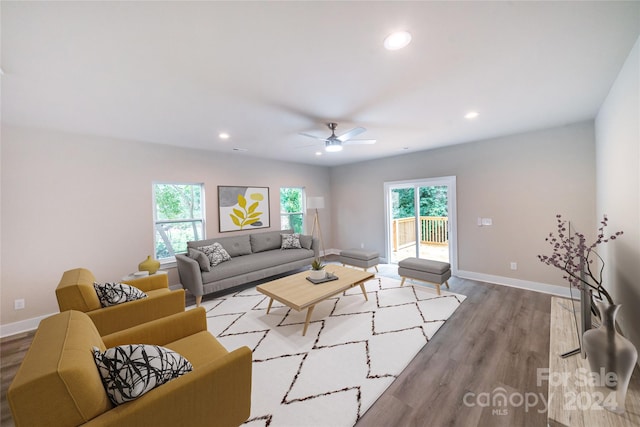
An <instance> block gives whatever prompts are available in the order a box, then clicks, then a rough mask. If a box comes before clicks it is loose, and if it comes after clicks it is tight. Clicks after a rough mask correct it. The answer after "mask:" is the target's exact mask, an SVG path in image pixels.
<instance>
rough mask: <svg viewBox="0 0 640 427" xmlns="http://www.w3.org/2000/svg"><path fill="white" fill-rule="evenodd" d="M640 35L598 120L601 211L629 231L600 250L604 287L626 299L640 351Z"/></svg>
mask: <svg viewBox="0 0 640 427" xmlns="http://www.w3.org/2000/svg"><path fill="white" fill-rule="evenodd" d="M639 80H640V38H639V39H638V41H636V44H635V46H634V48H633V50H632V51H631V53H630V54H629V57H628V58H627V61H626V63H625V65H624V67H623V68H622V70H621V71H620V74H619V75H618V78H617V80H616V82H615V84H614V85H613V87H612V88H611V91H610V92H609V95H608V96H607V99H606V101H605V102H604V104H603V105H602V107H601V109H600V112H599V113H598V116H597V118H596V122H595V123H596V136H597V144H596V147H597V150H596V152H597V167H596V170H597V172H596V176H597V211H598V216H600V217H601V216H602V215H603V214H607V215H608V217H609V221H610V223H609V227H608V229H609V231H611V232H615V231H619V230H622V231H624V235H623V236H622V237H621V238H620V239H619V240H616V241H615V242H613V243H607V244H606V245H604V246H603V247H602V250H601V251H600V252H601V253H602V255H603V258H604V259H605V262H606V268H605V280H604V286H605V287H606V288H607V289H608V290H610V291H611V293H612V294H613V298H614V301H616V302H618V303H622V308H621V309H620V314H619V317H618V319H619V321H620V326H621V329H622V331H623V333H624V334H625V335H627V336H628V337H629V338H630V339H631V340H632V341H633V343H634V344H635V346H636V348H637V349H638V350H640V330H639V329H638V325H640V310H639V309H638V308H639V307H640V82H639Z"/></svg>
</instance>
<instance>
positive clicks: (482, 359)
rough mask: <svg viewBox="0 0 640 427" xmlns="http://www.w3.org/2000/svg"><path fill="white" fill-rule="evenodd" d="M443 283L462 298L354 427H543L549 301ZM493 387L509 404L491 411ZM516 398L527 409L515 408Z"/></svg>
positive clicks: (7, 361)
mask: <svg viewBox="0 0 640 427" xmlns="http://www.w3.org/2000/svg"><path fill="white" fill-rule="evenodd" d="M331 259H332V258H331V257H330V258H329V260H331ZM333 259H335V258H333ZM394 273H395V269H393V268H386V269H381V272H380V274H381V275H385V276H392V277H393V276H395V274H394ZM396 277H397V276H396ZM449 284H450V286H451V291H452V292H456V293H460V294H464V295H466V296H467V299H466V300H465V302H464V303H463V304H462V305H461V306H460V308H458V310H457V311H456V312H455V313H454V315H453V316H452V317H451V318H450V319H449V320H448V321H447V322H446V323H445V324H444V325H443V326H442V327H441V328H440V330H439V331H438V333H437V334H436V335H435V336H434V337H433V338H432V339H431V341H430V342H429V343H428V344H427V345H426V346H425V347H423V348H422V350H421V351H420V352H419V353H418V354H417V355H416V357H415V358H414V359H413V361H412V362H411V363H410V364H409V365H408V366H407V368H406V369H405V370H404V371H403V372H402V374H401V375H400V376H399V377H398V378H397V379H396V380H395V381H394V382H393V384H392V385H391V386H390V387H389V388H388V389H387V390H386V391H385V393H384V394H383V395H382V396H381V397H380V398H379V399H378V400H377V401H376V402H375V403H374V405H373V406H372V407H371V408H370V409H369V410H368V411H367V412H366V413H365V414H364V415H363V416H362V418H361V419H360V420H359V421H358V423H357V424H356V425H357V426H358V427H369V426H375V427H378V426H434V427H440V426H465V427H469V426H483V427H484V426H546V425H547V413H546V410H545V409H546V405H545V403H544V402H546V399H547V383H546V382H542V383H541V384H540V385H537V384H536V380H537V376H536V375H537V371H536V369H537V368H548V366H549V320H550V305H551V296H550V295H546V294H541V293H537V292H530V291H525V290H521V289H516V288H509V287H506V286H499V285H492V284H487V283H482V282H477V281H472V280H464V279H458V278H452V279H451V280H449ZM32 338H33V333H25V334H19V335H15V336H11V337H6V338H3V339H1V340H0V357H1V363H0V364H1V374H2V378H1V384H2V396H1V411H2V413H1V424H0V425H1V426H3V427H4V426H12V425H13V421H12V419H11V414H10V411H9V408H8V405H7V401H6V390H7V388H8V387H9V384H10V383H11V381H12V379H13V377H14V375H15V372H16V370H17V368H18V366H19V365H20V362H21V360H22V358H23V357H24V354H25V352H26V349H27V348H28V346H29V345H30V343H31V340H32ZM389 351H393V349H389ZM497 388H503V389H504V391H503V393H504V394H506V396H507V398H509V397H511V401H512V403H513V404H511V405H508V406H492V402H491V400H490V399H491V398H493V397H495V395H496V393H498V392H499V391H500V390H499V389H498V390H496V389H497ZM534 396H535V397H536V399H537V405H533V403H535V402H534ZM519 397H523V398H526V399H528V401H529V402H531V403H532V405H531V406H530V407H529V408H525V406H526V405H524V404H522V405H519V406H516V405H518V403H520V402H519V401H518V398H519ZM487 398H489V400H488V401H487V400H486V399H487ZM483 399H484V400H483ZM465 402H466V404H465ZM481 405H482V406H481ZM487 405H488V406H487Z"/></svg>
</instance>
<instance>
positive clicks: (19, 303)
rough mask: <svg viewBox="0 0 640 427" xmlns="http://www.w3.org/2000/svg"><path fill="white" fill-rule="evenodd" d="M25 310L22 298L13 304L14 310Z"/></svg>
mask: <svg viewBox="0 0 640 427" xmlns="http://www.w3.org/2000/svg"><path fill="white" fill-rule="evenodd" d="M23 308H24V299H22V298H20V299H17V300H15V301H14V302H13V309H14V310H22V309H23Z"/></svg>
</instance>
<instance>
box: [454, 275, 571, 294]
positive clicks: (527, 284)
mask: <svg viewBox="0 0 640 427" xmlns="http://www.w3.org/2000/svg"><path fill="white" fill-rule="evenodd" d="M454 275H455V276H457V277H460V278H463V279H472V280H478V281H480V282H488V283H495V284H496V285H504V286H511V287H513V288H519V289H527V290H530V291H535V292H542V293H545V294H551V295H558V296H561V297H565V298H570V297H571V295H570V293H569V287H568V286H557V285H548V284H546V283H540V282H531V281H529V280H521V279H514V278H512V277H503V276H494V275H491V274H484V273H474V272H473V271H464V270H458V271H456V272H455V273H454Z"/></svg>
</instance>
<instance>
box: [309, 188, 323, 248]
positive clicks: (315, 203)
mask: <svg viewBox="0 0 640 427" xmlns="http://www.w3.org/2000/svg"><path fill="white" fill-rule="evenodd" d="M311 209H313V210H315V211H316V212H315V216H314V217H313V227H312V228H311V237H314V236H315V231H316V227H317V228H318V237H319V238H320V248H322V258H324V242H323V241H322V229H321V228H320V218H319V217H318V209H324V197H322V196H316V197H307V210H311Z"/></svg>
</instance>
